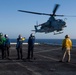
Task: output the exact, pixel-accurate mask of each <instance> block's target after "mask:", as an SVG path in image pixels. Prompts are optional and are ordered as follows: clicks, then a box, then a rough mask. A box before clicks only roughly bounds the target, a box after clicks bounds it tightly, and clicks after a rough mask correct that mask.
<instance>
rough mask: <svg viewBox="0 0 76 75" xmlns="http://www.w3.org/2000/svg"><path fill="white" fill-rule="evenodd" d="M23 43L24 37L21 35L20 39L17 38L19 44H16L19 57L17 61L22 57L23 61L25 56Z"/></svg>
mask: <svg viewBox="0 0 76 75" xmlns="http://www.w3.org/2000/svg"><path fill="white" fill-rule="evenodd" d="M22 43H23V40H22V36H21V35H19V36H18V38H17V44H16V49H17V56H18V58H17V59H20V57H21V59H22V58H23V55H22Z"/></svg>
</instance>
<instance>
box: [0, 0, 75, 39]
mask: <svg viewBox="0 0 76 75" xmlns="http://www.w3.org/2000/svg"><path fill="white" fill-rule="evenodd" d="M55 4H60V7H59V8H58V10H57V12H56V14H61V15H75V16H76V0H0V32H2V33H3V34H8V35H9V38H17V37H18V35H19V34H21V35H22V36H23V37H25V38H26V39H27V38H28V37H29V35H30V34H31V33H32V31H31V30H34V25H36V22H37V21H38V24H41V23H44V22H46V21H47V20H48V19H49V16H45V15H44V16H41V15H35V14H29V13H22V12H18V10H27V11H34V12H41V13H48V14H51V13H52V11H53V9H54V6H55ZM55 18H56V19H62V20H64V19H66V20H65V21H66V25H67V27H66V28H64V30H63V32H64V33H62V34H58V35H53V34H54V33H53V32H52V33H47V34H45V33H35V37H36V38H37V39H62V38H64V36H65V35H66V34H68V35H69V36H70V38H72V39H76V34H75V33H76V17H67V16H64V17H55Z"/></svg>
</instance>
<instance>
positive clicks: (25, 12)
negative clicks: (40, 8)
mask: <svg viewBox="0 0 76 75" xmlns="http://www.w3.org/2000/svg"><path fill="white" fill-rule="evenodd" d="M18 11H19V12H24V13H31V14H37V15H48V16H50V15H51V14H46V13H39V12H32V11H25V10H18Z"/></svg>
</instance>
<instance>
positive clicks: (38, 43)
mask: <svg viewBox="0 0 76 75" xmlns="http://www.w3.org/2000/svg"><path fill="white" fill-rule="evenodd" d="M10 44H11V45H16V44H17V43H10ZM27 44H28V43H23V45H27ZM39 44H40V43H35V45H39Z"/></svg>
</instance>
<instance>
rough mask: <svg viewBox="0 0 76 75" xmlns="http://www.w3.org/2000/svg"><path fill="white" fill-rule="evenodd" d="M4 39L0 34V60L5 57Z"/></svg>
mask: <svg viewBox="0 0 76 75" xmlns="http://www.w3.org/2000/svg"><path fill="white" fill-rule="evenodd" d="M5 41H6V38H5V37H3V34H2V33H0V50H1V52H2V59H4V57H5V51H4V46H5V45H4V44H5Z"/></svg>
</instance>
